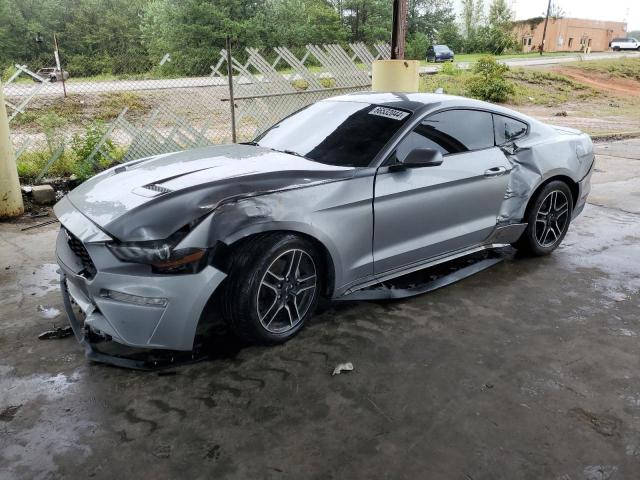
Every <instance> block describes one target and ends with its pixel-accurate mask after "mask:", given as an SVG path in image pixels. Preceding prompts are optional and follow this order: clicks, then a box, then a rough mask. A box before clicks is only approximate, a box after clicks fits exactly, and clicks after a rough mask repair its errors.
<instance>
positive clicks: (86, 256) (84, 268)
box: [56, 218, 226, 368]
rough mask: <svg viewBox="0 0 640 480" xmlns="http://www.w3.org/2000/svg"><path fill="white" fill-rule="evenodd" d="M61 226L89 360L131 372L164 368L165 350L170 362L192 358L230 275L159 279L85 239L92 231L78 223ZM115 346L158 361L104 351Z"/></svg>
mask: <svg viewBox="0 0 640 480" xmlns="http://www.w3.org/2000/svg"><path fill="white" fill-rule="evenodd" d="M76 220H77V219H76ZM61 221H62V225H63V227H62V228H61V229H60V232H59V234H58V238H57V241H56V257H57V261H58V265H59V266H60V270H61V280H60V286H61V291H62V297H63V302H64V306H65V310H66V313H67V316H68V317H69V323H70V325H71V327H72V328H73V331H74V333H75V336H76V338H77V339H78V341H79V342H80V343H81V344H82V345H83V346H84V347H85V350H86V353H87V357H88V358H90V359H91V360H94V361H99V362H105V363H111V364H115V365H119V366H126V367H129V368H153V367H154V366H157V365H156V364H158V363H159V362H160V363H161V361H160V360H158V355H157V353H158V352H161V351H164V352H165V353H166V354H163V355H160V356H161V357H163V358H169V359H171V358H175V357H176V355H178V356H182V357H186V359H187V360H188V359H189V357H190V356H191V357H193V355H194V352H193V350H194V341H195V338H196V330H197V328H198V324H199V321H200V318H201V316H202V312H203V311H204V309H205V307H206V305H207V303H208V301H209V299H210V298H211V296H212V295H213V293H214V291H215V290H216V289H217V288H218V286H219V285H220V283H221V282H222V280H224V278H225V277H226V274H225V273H223V272H221V271H220V270H218V269H216V268H215V267H213V266H212V265H207V266H205V267H204V268H203V269H202V270H201V271H200V272H198V273H195V274H182V275H169V274H154V273H152V272H151V271H150V269H148V271H146V270H145V269H144V268H145V267H144V266H139V265H131V264H127V263H125V262H120V261H119V260H118V259H117V258H115V257H114V256H113V255H112V254H111V253H110V252H109V249H108V248H107V247H106V244H105V241H102V240H101V241H98V242H93V241H92V240H91V239H89V240H88V241H83V240H81V238H80V237H83V238H85V239H86V238H87V236H86V232H87V231H89V229H88V228H79V225H78V223H77V221H76V222H65V219H64V218H63V219H62V220H61ZM82 221H83V222H85V221H86V222H89V221H88V220H87V219H86V218H85V219H84V220H82ZM85 226H86V225H85ZM71 228H73V230H71ZM74 230H75V233H74ZM74 306H76V307H77V311H76V309H74ZM98 344H100V349H98ZM113 344H117V346H118V347H120V346H122V347H123V350H124V351H127V349H128V350H129V351H134V350H135V351H136V352H139V351H145V352H147V353H150V352H154V354H155V355H152V356H150V357H148V358H143V359H142V360H139V361H133V362H132V361H129V360H125V359H124V358H122V357H120V356H117V355H111V354H108V353H105V351H107V350H112V348H111V347H112V345H113ZM103 347H109V348H106V349H105V348H103ZM116 350H117V349H116ZM180 352H182V353H180Z"/></svg>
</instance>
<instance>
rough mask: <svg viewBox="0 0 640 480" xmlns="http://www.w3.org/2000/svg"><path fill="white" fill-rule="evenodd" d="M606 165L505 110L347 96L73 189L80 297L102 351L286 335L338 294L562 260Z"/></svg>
mask: <svg viewBox="0 0 640 480" xmlns="http://www.w3.org/2000/svg"><path fill="white" fill-rule="evenodd" d="M593 164H594V153H593V145H592V143H591V140H590V138H589V137H588V136H587V135H585V134H582V133H580V132H578V131H577V130H572V129H567V128H559V127H553V126H549V125H545V124H543V123H541V122H539V121H537V120H534V119H532V118H529V117H527V116H525V115H522V114H519V113H517V112H514V111H512V110H509V109H506V108H502V107H499V106H496V105H492V104H489V103H484V102H480V101H475V100H470V99H466V98H461V97H454V96H447V95H440V94H393V93H360V94H351V95H345V96H340V97H335V98H331V99H328V100H324V101H321V102H318V103H315V104H313V105H310V106H308V107H306V108H304V109H303V110H300V111H298V112H297V113H294V114H293V115H291V116H289V117H288V118H285V119H284V120H282V121H281V122H279V123H277V124H276V125H274V126H273V127H272V128H270V129H269V130H267V131H266V132H265V133H263V134H262V135H260V136H259V137H258V138H256V139H255V141H253V142H249V143H246V144H237V145H220V146H214V147H207V148H201V149H197V150H191V151H185V152H177V153H171V154H166V155H158V156H155V157H151V158H146V159H142V160H136V161H133V162H129V163H126V164H122V165H119V166H116V167H114V168H111V169H109V170H107V171H105V172H102V173H101V174H99V175H97V176H95V177H93V178H92V179H90V180H89V181H87V182H85V183H83V184H82V185H80V186H79V187H78V188H76V189H75V190H73V191H72V192H71V193H69V194H68V195H67V196H66V197H64V198H63V199H62V200H61V201H60V202H59V203H58V204H57V205H56V206H55V212H56V215H57V216H58V218H59V220H60V222H61V224H62V227H61V229H60V233H59V235H58V239H57V245H56V253H57V258H58V263H59V264H60V267H61V270H62V272H63V273H62V282H61V286H62V291H63V299H64V301H65V306H66V307H67V313H68V314H69V317H70V322H71V324H72V326H73V327H74V331H75V333H76V336H77V337H78V339H79V340H80V341H81V342H82V343H84V344H85V346H87V345H88V346H89V347H87V348H89V349H92V348H93V347H92V346H93V345H95V344H96V343H97V342H104V341H112V342H116V343H118V344H122V345H126V346H129V347H139V348H145V349H172V350H187V351H188V350H191V349H192V348H193V345H194V338H195V335H196V330H197V328H198V326H199V325H201V324H203V323H204V322H207V321H208V320H211V319H212V318H211V316H213V317H216V318H220V319H223V320H224V321H225V322H226V323H227V324H228V325H229V326H230V327H231V329H232V330H233V331H234V332H235V333H237V334H238V335H240V336H242V337H244V338H246V339H250V340H251V341H254V342H262V343H277V342H282V341H285V340H287V339H289V338H290V337H292V336H293V335H295V334H296V333H297V332H298V331H299V330H300V329H301V328H302V326H303V325H304V323H305V320H307V319H308V318H309V317H310V316H311V315H313V313H314V310H315V308H316V305H317V304H318V300H319V299H320V298H321V297H325V298H329V299H336V298H341V297H344V296H347V295H349V294H351V293H353V292H356V291H358V290H361V289H364V288H367V287H371V286H372V285H375V284H377V283H380V282H382V281H386V280H388V279H391V278H394V277H399V276H401V275H404V274H406V273H409V272H413V271H416V270H419V269H422V268H425V267H427V266H432V265H435V264H438V263H442V262H446V261H449V260H451V259H454V258H458V257H461V256H464V255H467V254H470V253H473V252H477V251H479V250H485V249H492V248H496V247H499V246H505V245H509V244H512V245H514V246H516V248H518V249H520V250H523V251H526V252H528V253H529V254H533V255H546V254H549V253H550V252H551V251H553V250H554V249H555V248H556V247H557V246H558V245H559V244H560V242H561V241H562V239H563V237H564V236H565V234H566V232H567V229H568V228H569V224H570V222H571V220H572V219H573V218H575V217H576V215H578V214H579V213H580V211H581V210H582V209H583V207H584V205H585V200H586V197H587V194H588V193H589V189H590V186H589V182H590V176H591V172H592V170H593ZM215 299H217V300H216V301H215V302H214V300H215ZM212 302H214V303H215V305H217V307H216V308H215V309H213V310H212V309H210V308H205V307H206V306H208V305H211V303H212ZM74 304H75V305H74ZM76 306H77V307H79V308H80V309H81V310H82V311H83V312H84V314H83V315H82V316H81V317H82V320H79V319H78V317H77V316H76V315H75V314H74V313H73V312H74V309H75V310H76V311H78V309H77V308H76Z"/></svg>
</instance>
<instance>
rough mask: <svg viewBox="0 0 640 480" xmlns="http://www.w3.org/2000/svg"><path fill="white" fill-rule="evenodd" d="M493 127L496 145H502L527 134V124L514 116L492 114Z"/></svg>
mask: <svg viewBox="0 0 640 480" xmlns="http://www.w3.org/2000/svg"><path fill="white" fill-rule="evenodd" d="M493 129H494V132H495V136H496V145H504V144H505V143H509V142H511V141H513V140H515V139H517V138H522V137H524V136H525V135H526V134H527V131H528V129H529V127H528V125H527V124H526V123H524V122H521V121H519V120H516V119H514V118H509V117H504V116H502V115H497V114H494V115H493Z"/></svg>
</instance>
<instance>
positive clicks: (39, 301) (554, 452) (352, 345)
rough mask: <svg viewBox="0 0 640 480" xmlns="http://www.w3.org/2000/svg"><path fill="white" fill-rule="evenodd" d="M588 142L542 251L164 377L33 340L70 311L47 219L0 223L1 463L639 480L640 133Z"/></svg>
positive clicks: (29, 475)
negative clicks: (591, 146) (552, 237)
mask: <svg viewBox="0 0 640 480" xmlns="http://www.w3.org/2000/svg"><path fill="white" fill-rule="evenodd" d="M597 151H598V158H597V164H596V170H595V174H594V176H593V191H592V195H591V197H590V199H589V204H588V205H587V207H586V209H585V211H584V212H583V214H582V215H581V216H580V217H578V219H577V220H576V221H575V222H574V223H573V224H572V226H571V228H570V231H569V234H568V236H567V237H566V239H565V241H564V244H563V245H562V247H561V248H560V249H559V250H557V251H556V252H554V254H553V255H551V256H549V257H545V258H537V259H530V258H517V257H516V258H514V259H512V260H509V261H505V262H502V263H500V264H498V265H496V266H494V267H492V268H491V269H489V270H486V271H484V272H481V273H479V274H477V275H475V276H473V277H470V278H467V279H466V280H463V281H461V282H459V283H457V284H454V285H452V286H449V287H446V288H443V289H440V290H437V291H435V292H432V293H430V294H426V295H422V296H418V297H414V298H411V299H408V300H404V301H393V302H359V303H350V304H337V305H333V306H330V307H329V308H328V309H327V310H326V311H324V312H323V313H322V314H320V315H319V316H318V317H316V318H315V319H314V320H313V321H312V322H311V323H310V324H309V325H308V326H307V328H305V329H304V330H303V331H302V332H301V334H300V335H299V336H298V337H296V338H295V339H293V340H292V341H290V342H288V343H287V344H285V345H283V346H278V347H270V348H262V347H244V346H242V345H239V344H238V343H237V342H234V341H233V340H231V339H229V338H226V337H221V338H220V339H219V340H217V341H216V343H215V345H217V348H218V349H217V350H216V352H217V355H216V356H215V358H213V359H211V360H210V361H206V362H202V363H199V364H195V365H190V366H185V367H181V368H174V369H172V370H171V371H170V372H167V373H165V374H164V375H162V376H160V375H158V374H154V373H141V372H132V371H126V370H121V369H117V368H112V367H107V366H103V365H91V364H89V363H87V361H86V360H85V358H84V356H83V354H82V349H81V347H80V346H79V345H78V344H77V343H76V341H75V339H73V338H66V339H63V340H49V341H40V340H38V339H37V336H38V334H39V333H40V332H42V331H43V330H46V329H49V328H51V326H52V325H63V324H64V322H65V320H64V318H63V316H62V314H61V313H60V312H61V311H62V304H61V301H60V296H59V292H58V283H57V274H56V265H55V263H54V262H55V260H54V256H53V248H54V242H55V236H56V228H57V227H56V226H50V227H43V228H40V229H34V230H29V231H25V232H22V231H20V228H21V227H23V226H25V225H30V224H32V223H34V222H40V221H42V220H43V219H37V220H30V221H28V220H24V221H23V222H22V223H0V331H1V332H2V334H1V335H0V352H1V355H0V471H1V472H2V474H1V475H0V476H1V477H2V478H3V479H6V480H22V479H50V478H51V479H52V478H78V477H82V478H94V479H97V480H101V479H113V478H137V479H141V480H144V479H155V478H224V479H231V480H234V479H247V478H261V479H301V478H305V479H328V478H337V479H342V478H345V479H346V478H354V479H355V478H367V479H372V480H377V479H402V478H407V479H418V478H421V479H422V478H425V479H434V480H438V479H471V478H473V479H494V478H498V479H632V478H640V375H639V374H638V365H639V362H638V340H639V339H640V318H639V317H638V311H639V309H640V276H639V275H638V272H640V221H639V220H640V196H638V194H637V192H638V191H640V155H639V154H638V152H640V141H638V140H631V141H625V142H615V143H607V144H602V145H599V146H598V149H597ZM134 320H135V319H132V321H134ZM346 361H348V362H352V363H353V365H354V367H355V370H354V371H352V372H348V373H344V374H342V375H339V376H336V377H332V376H331V374H330V372H331V371H332V370H333V368H334V367H335V365H336V364H338V363H341V362H346Z"/></svg>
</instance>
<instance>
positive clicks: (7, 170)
mask: <svg viewBox="0 0 640 480" xmlns="http://www.w3.org/2000/svg"><path fill="white" fill-rule="evenodd" d="M23 213H24V204H23V203H22V191H21V190H20V180H19V179H18V170H17V169H16V161H15V158H14V156H13V147H12V146H11V139H10V138H9V119H8V118H7V108H6V107H5V103H4V90H3V87H2V83H0V218H3V217H17V216H18V215H22V214H23Z"/></svg>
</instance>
